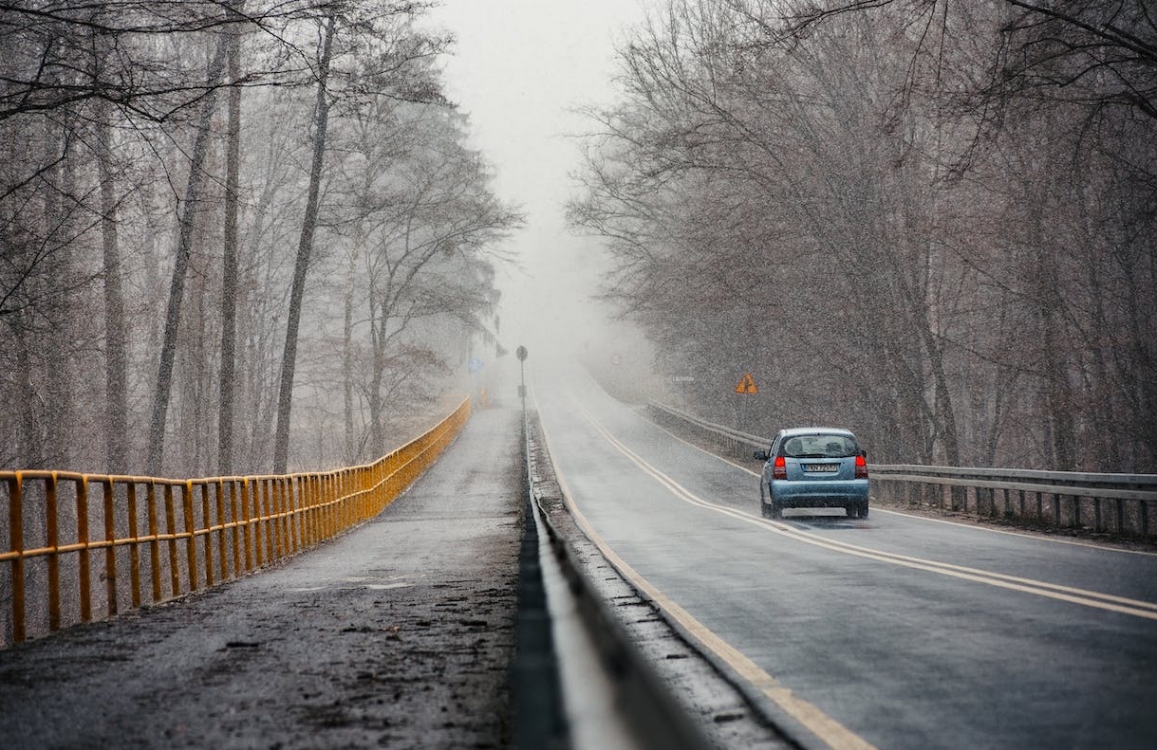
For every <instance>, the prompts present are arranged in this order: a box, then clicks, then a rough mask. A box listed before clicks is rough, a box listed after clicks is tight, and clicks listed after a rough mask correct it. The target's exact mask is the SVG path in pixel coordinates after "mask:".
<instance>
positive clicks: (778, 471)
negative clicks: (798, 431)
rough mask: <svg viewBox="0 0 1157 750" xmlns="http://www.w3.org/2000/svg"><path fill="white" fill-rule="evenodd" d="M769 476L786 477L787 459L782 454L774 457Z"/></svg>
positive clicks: (774, 477)
mask: <svg viewBox="0 0 1157 750" xmlns="http://www.w3.org/2000/svg"><path fill="white" fill-rule="evenodd" d="M857 471H858V470H857ZM771 478H772V479H787V460H786V459H785V458H784V457H783V456H776V457H775V463H774V464H773V465H772V467H771Z"/></svg>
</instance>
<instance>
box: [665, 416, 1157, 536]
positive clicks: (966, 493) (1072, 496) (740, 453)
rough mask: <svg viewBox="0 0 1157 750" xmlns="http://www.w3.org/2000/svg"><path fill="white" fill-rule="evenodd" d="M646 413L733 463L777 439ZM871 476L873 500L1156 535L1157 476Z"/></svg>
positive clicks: (886, 469) (878, 472)
mask: <svg viewBox="0 0 1157 750" xmlns="http://www.w3.org/2000/svg"><path fill="white" fill-rule="evenodd" d="M647 407H648V409H649V410H650V412H651V414H652V416H653V417H654V418H655V419H656V421H658V422H660V423H663V424H666V425H668V426H675V427H678V428H681V429H684V430H688V431H690V432H693V433H695V434H696V435H697V436H698V437H700V438H702V439H706V440H709V441H711V442H713V443H715V444H716V445H717V446H719V448H720V449H721V451H723V452H725V453H727V454H728V455H734V456H737V457H742V458H746V459H750V458H751V452H750V451H753V450H764V449H766V448H767V446H769V445H770V444H771V438H765V437H760V436H757V435H751V434H748V433H743V432H739V431H737V430H733V429H730V428H728V427H724V426H723V425H717V424H713V423H711V422H707V421H705V420H702V419H699V418H698V417H696V416H694V415H692V414H688V413H687V412H684V411H681V410H679V409H675V408H673V407H670V406H667V405H665V404H660V403H658V402H655V401H650V402H648V403H647ZM870 469H871V475H872V480H873V495H874V496H875V497H877V498H879V499H881V500H884V501H887V502H891V503H895V504H899V505H907V506H909V507H922V506H931V507H937V508H940V509H942V510H952V511H955V512H959V513H967V514H973V515H977V516H987V517H992V518H1006V519H1017V520H1019V521H1021V522H1025V523H1032V524H1038V525H1042V526H1053V527H1058V528H1089V529H1092V530H1093V531H1096V532H1108V533H1113V534H1117V535H1120V536H1127V535H1132V536H1141V537H1149V536H1153V535H1154V534H1157V529H1154V528H1153V527H1154V524H1153V508H1151V507H1150V506H1151V504H1153V503H1157V474H1106V473H1093V472H1075V471H1033V470H1030V469H986V468H976V467H952V466H919V465H915V464H872V465H871V467H870Z"/></svg>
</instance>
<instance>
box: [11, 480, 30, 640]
mask: <svg viewBox="0 0 1157 750" xmlns="http://www.w3.org/2000/svg"><path fill="white" fill-rule="evenodd" d="M8 519H9V521H8V524H9V525H8V546H9V548H10V549H11V550H12V551H13V552H15V553H16V556H15V557H13V558H12V640H13V641H14V642H16V643H20V642H22V641H23V640H24V638H25V636H26V635H27V634H26V632H25V629H24V477H23V476H22V475H21V473H20V472H16V474H15V475H14V476H13V477H12V478H11V479H9V480H8Z"/></svg>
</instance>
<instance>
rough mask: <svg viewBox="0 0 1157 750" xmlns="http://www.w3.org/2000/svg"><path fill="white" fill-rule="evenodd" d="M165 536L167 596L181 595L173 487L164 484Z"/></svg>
mask: <svg viewBox="0 0 1157 750" xmlns="http://www.w3.org/2000/svg"><path fill="white" fill-rule="evenodd" d="M164 494H165V536H167V537H168V540H167V541H168V542H169V545H168V546H169V595H170V596H180V595H181V568H180V565H179V564H178V562H177V509H176V507H175V506H174V504H173V485H171V484H169V483H168V482H166V483H165V490H164Z"/></svg>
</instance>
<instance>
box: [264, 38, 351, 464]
mask: <svg viewBox="0 0 1157 750" xmlns="http://www.w3.org/2000/svg"><path fill="white" fill-rule="evenodd" d="M336 21H337V19H336V16H330V17H329V21H328V23H327V24H326V30H325V39H324V40H323V42H322V52H321V60H320V63H319V65H318V78H317V131H316V132H315V133H314V140H313V163H312V165H311V166H310V170H309V195H308V196H307V198H306V203H305V218H304V220H303V221H302V225H301V241H300V242H299V243H298V246H297V262H296V263H295V264H294V267H293V287H292V289H291V290H290V294H289V320H288V322H287V323H286V326H285V352H284V354H283V356H282V358H281V387H280V390H279V391H278V397H277V434H276V437H275V438H274V446H273V471H274V473H277V474H284V473H285V471H286V467H287V466H288V464H289V418H290V410H291V408H292V406H293V372H294V368H295V367H296V365H297V332H298V329H299V328H300V326H301V302H302V298H303V297H304V296H305V277H306V273H307V272H308V271H309V256H310V254H311V253H312V251H313V233H314V230H315V229H317V211H318V206H317V204H318V195H319V193H320V189H321V167H322V161H323V158H324V156H325V133H326V126H327V124H328V121H329V97H328V94H327V92H326V88H325V87H326V81H327V79H328V78H329V61H330V52H331V50H332V49H333V34H334V27H335V25H336Z"/></svg>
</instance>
